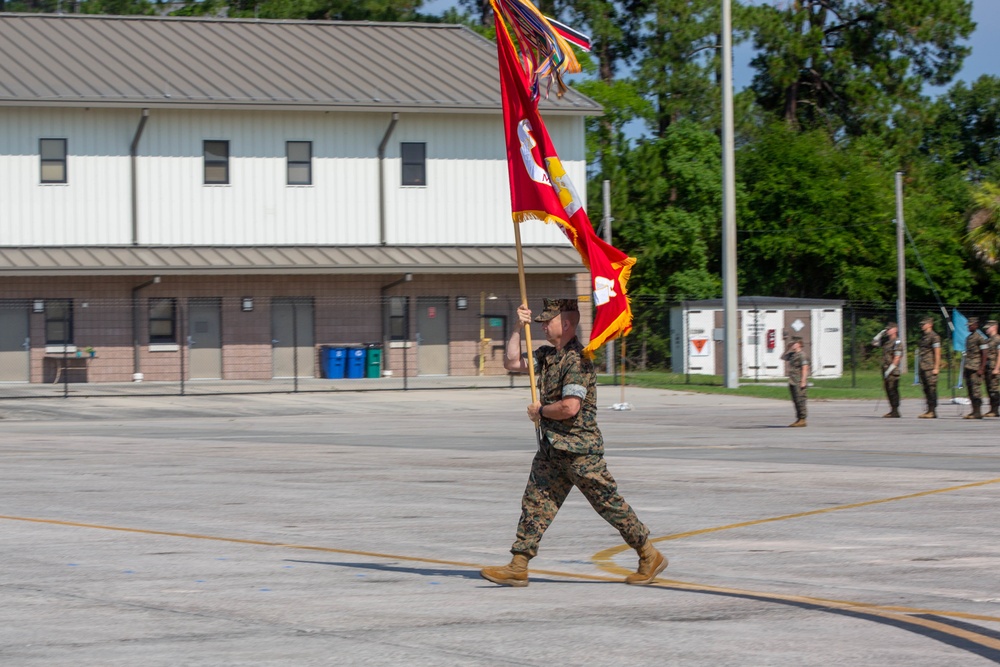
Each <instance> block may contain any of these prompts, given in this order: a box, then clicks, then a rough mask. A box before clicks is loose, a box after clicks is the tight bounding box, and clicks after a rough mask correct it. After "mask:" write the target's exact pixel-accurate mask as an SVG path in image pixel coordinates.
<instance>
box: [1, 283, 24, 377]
mask: <svg viewBox="0 0 1000 667" xmlns="http://www.w3.org/2000/svg"><path fill="white" fill-rule="evenodd" d="M29 348H30V343H29V341H28V307H27V306H26V305H25V304H23V303H0V382H28V381H29V380H30V376H29V374H28V373H29V371H30V366H29V357H28V349H29Z"/></svg>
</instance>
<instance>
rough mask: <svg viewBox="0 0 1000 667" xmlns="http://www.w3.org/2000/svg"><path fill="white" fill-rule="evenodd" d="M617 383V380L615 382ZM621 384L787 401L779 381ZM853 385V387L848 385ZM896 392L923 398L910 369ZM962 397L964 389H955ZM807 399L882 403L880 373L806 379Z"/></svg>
mask: <svg viewBox="0 0 1000 667" xmlns="http://www.w3.org/2000/svg"><path fill="white" fill-rule="evenodd" d="M951 379H952V384H956V383H957V381H958V380H957V377H956V375H955V373H954V372H952V378H951ZM618 382H620V379H619V380H618ZM625 382H626V384H627V385H628V386H632V387H648V388H652V389H671V390H674V391H690V392H696V393H700V394H728V395H731V396H752V397H756V398H774V399H782V400H789V394H788V385H787V383H786V382H782V381H781V380H779V379H775V380H769V381H767V382H754V381H753V380H745V379H744V380H740V386H739V388H737V389H727V388H726V387H724V386H723V385H722V376H720V375H690V376H688V375H682V374H678V373H668V372H665V371H643V372H635V373H630V374H626V376H625ZM598 384H600V385H604V386H609V385H614V384H616V381H615V378H613V377H612V376H610V375H600V376H598ZM852 385H853V386H852ZM899 393H900V396H902V397H903V398H923V395H924V392H923V390H922V389H921V388H920V385H914V384H913V370H912V369H910V370H909V372H908V373H906V374H905V375H903V376H902V377H900V379H899ZM958 393H959V394H960V395H963V396H964V395H965V391H964V390H958ZM938 395H939V396H940V397H941V398H946V397H949V396H951V395H952V390H951V388H950V386H949V384H948V373H947V371H945V372H943V373H942V374H941V379H940V380H939V381H938ZM809 398H810V399H816V400H843V399H854V400H865V399H869V400H876V399H883V400H885V391H884V389H883V388H882V373H881V371H878V370H859V371H857V374H856V375H855V376H854V378H853V381H852V377H851V373H850V371H848V372H847V373H846V374H845V375H844V376H843V377H840V378H836V379H819V380H817V379H810V381H809Z"/></svg>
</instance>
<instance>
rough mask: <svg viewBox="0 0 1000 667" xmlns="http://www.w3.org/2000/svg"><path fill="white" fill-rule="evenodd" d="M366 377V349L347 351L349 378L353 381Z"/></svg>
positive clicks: (354, 348) (359, 348) (356, 348)
mask: <svg viewBox="0 0 1000 667" xmlns="http://www.w3.org/2000/svg"><path fill="white" fill-rule="evenodd" d="M364 376H365V348H363V347H352V348H350V349H348V350H347V377H349V378H352V379H358V378H363V377H364Z"/></svg>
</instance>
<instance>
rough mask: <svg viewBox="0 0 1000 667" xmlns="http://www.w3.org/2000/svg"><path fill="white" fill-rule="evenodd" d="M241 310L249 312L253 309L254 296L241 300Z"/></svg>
mask: <svg viewBox="0 0 1000 667" xmlns="http://www.w3.org/2000/svg"><path fill="white" fill-rule="evenodd" d="M240 310H242V311H243V312H244V313H249V312H251V311H252V310H253V297H252V296H245V297H243V299H242V300H241V301H240Z"/></svg>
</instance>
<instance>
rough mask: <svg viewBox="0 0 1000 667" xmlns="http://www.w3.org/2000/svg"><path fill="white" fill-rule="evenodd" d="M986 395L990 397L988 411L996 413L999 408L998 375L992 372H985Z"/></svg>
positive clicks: (999, 378) (999, 382)
mask: <svg viewBox="0 0 1000 667" xmlns="http://www.w3.org/2000/svg"><path fill="white" fill-rule="evenodd" d="M986 393H988V394H989V395H990V410H991V411H993V412H996V411H997V408H998V407H1000V375H994V374H993V371H992V370H990V371H987V372H986Z"/></svg>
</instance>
